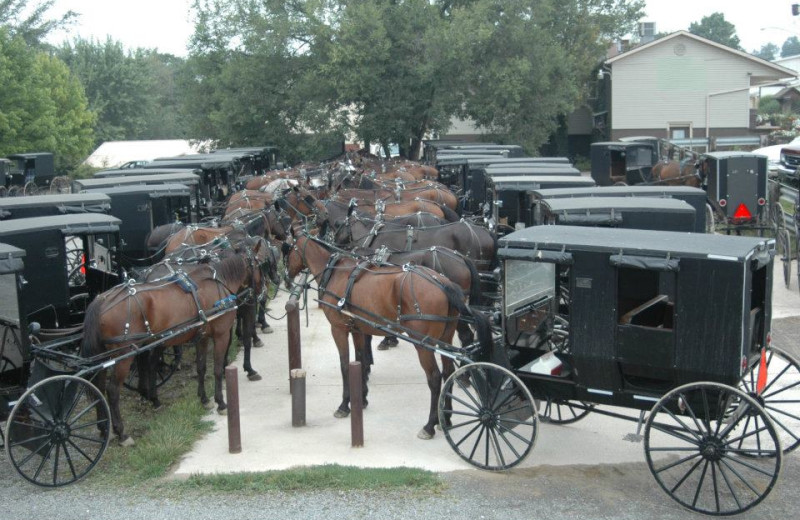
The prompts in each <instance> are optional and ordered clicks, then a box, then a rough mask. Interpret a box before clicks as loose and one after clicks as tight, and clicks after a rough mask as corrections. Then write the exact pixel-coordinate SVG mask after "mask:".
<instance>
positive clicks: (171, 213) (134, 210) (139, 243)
mask: <svg viewBox="0 0 800 520" xmlns="http://www.w3.org/2000/svg"><path fill="white" fill-rule="evenodd" d="M95 192H97V193H99V194H104V195H106V196H107V197H110V200H111V209H110V211H109V213H110V214H111V215H113V216H114V217H117V218H118V219H119V220H120V221H121V223H120V225H119V237H120V243H119V252H120V263H121V264H122V266H123V267H125V268H128V267H141V266H146V265H150V264H151V263H152V262H151V261H150V260H149V259H148V257H149V256H150V255H151V252H150V251H148V249H147V246H146V244H145V240H146V238H147V236H148V235H149V234H150V232H151V231H152V230H153V229H155V228H156V227H158V226H161V225H164V224H170V223H173V222H184V223H186V222H189V221H190V220H188V219H189V217H190V214H191V202H190V197H191V190H189V188H188V187H186V186H184V185H183V184H158V185H144V186H143V185H134V186H118V187H114V188H97V189H92V190H88V193H95Z"/></svg>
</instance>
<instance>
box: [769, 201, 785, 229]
mask: <svg viewBox="0 0 800 520" xmlns="http://www.w3.org/2000/svg"><path fill="white" fill-rule="evenodd" d="M770 216H771V217H772V227H773V228H774V229H775V230H776V231H780V230H781V229H783V228H785V227H786V211H784V209H783V206H781V203H780V202H776V203H775V204H773V205H772V211H770Z"/></svg>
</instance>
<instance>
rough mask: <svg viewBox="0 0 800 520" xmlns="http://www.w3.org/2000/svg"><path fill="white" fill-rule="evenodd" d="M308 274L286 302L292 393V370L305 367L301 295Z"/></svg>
mask: <svg viewBox="0 0 800 520" xmlns="http://www.w3.org/2000/svg"><path fill="white" fill-rule="evenodd" d="M307 278H308V274H306V275H304V276H303V280H302V282H301V283H300V284H298V285H296V286H295V287H294V288H293V289H292V292H291V293H290V294H289V300H288V301H287V302H286V306H285V307H284V308H285V309H286V327H287V333H288V343H289V391H290V392H291V391H292V384H291V377H292V370H297V369H299V368H300V367H302V366H303V361H302V355H301V347H302V345H301V343H300V304H299V299H300V293H301V292H302V291H303V290H304V288H305V284H306V280H307Z"/></svg>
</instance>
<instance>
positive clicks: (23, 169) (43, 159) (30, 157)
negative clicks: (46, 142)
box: [8, 152, 56, 186]
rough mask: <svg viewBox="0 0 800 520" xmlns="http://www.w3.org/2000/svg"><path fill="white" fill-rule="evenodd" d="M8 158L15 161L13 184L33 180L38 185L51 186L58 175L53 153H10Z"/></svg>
mask: <svg viewBox="0 0 800 520" xmlns="http://www.w3.org/2000/svg"><path fill="white" fill-rule="evenodd" d="M8 159H10V160H11V161H12V162H13V163H14V166H12V172H11V184H15V185H18V186H23V185H25V184H27V183H29V182H33V183H35V184H36V185H37V186H49V185H50V183H51V182H52V181H53V178H55V176H56V169H55V162H54V161H53V154H52V153H48V152H36V153H18V154H14V155H9V156H8Z"/></svg>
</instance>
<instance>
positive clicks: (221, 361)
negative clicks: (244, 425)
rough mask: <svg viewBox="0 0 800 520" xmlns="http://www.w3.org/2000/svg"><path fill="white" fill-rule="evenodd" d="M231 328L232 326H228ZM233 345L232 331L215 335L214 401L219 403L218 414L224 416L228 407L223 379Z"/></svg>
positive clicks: (221, 331) (224, 330)
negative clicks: (229, 349)
mask: <svg viewBox="0 0 800 520" xmlns="http://www.w3.org/2000/svg"><path fill="white" fill-rule="evenodd" d="M228 327H230V324H229V325H228ZM230 343H231V331H230V329H229V328H228V329H225V328H224V327H222V330H220V331H215V333H214V401H215V402H216V403H217V413H219V414H220V415H224V414H225V413H226V409H227V408H228V405H226V404H225V398H224V397H223V396H222V377H223V375H224V372H225V365H226V359H227V357H228V347H229V346H230Z"/></svg>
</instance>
